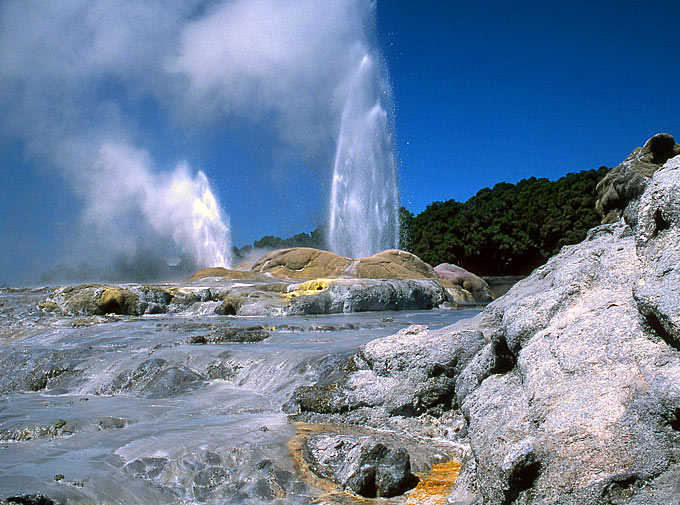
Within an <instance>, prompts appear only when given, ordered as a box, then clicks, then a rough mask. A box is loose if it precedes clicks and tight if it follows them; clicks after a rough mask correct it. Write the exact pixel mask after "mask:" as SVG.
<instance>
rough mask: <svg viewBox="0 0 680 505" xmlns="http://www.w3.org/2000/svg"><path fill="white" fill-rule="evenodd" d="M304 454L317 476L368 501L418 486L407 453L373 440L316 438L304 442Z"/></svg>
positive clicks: (346, 437) (334, 437) (331, 437)
mask: <svg viewBox="0 0 680 505" xmlns="http://www.w3.org/2000/svg"><path fill="white" fill-rule="evenodd" d="M303 454H304V456H305V459H306V460H307V463H308V464H309V465H310V468H311V469H312V471H313V472H315V473H316V474H317V475H319V476H320V477H323V478H326V479H329V480H332V481H335V482H337V483H339V484H340V485H341V486H342V487H344V488H346V489H349V490H351V491H353V492H354V493H356V494H358V495H359V496H364V497H366V498H380V497H392V496H397V495H400V494H403V493H404V492H405V491H407V490H409V489H412V488H413V487H415V485H416V484H417V482H418V479H417V478H416V477H415V476H414V475H413V474H412V473H411V461H410V457H409V454H408V452H407V451H406V449H404V448H401V447H397V448H395V447H390V446H387V445H385V444H383V443H381V442H376V441H375V440H374V439H373V438H371V437H351V436H346V435H345V436H343V435H317V436H313V437H309V438H307V439H306V440H305V441H304V445H303Z"/></svg>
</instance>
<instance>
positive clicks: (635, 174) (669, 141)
mask: <svg viewBox="0 0 680 505" xmlns="http://www.w3.org/2000/svg"><path fill="white" fill-rule="evenodd" d="M679 154H680V144H676V143H675V139H674V138H673V136H672V135H669V134H668V133H658V134H656V135H654V136H653V137H652V138H650V139H649V140H648V141H647V142H646V143H645V145H644V146H643V147H638V148H636V149H635V150H634V151H633V152H632V153H630V154H629V155H628V157H627V158H626V159H625V160H623V161H622V162H621V163H620V164H619V165H617V166H616V167H615V168H614V169H612V170H610V171H609V173H608V174H607V175H606V176H605V177H604V178H603V179H602V180H601V181H600V182H599V183H598V184H597V194H598V198H597V202H596V203H595V209H596V210H597V211H598V213H599V214H600V215H601V216H602V223H603V224H605V223H613V222H615V221H617V220H618V219H619V218H620V217H621V213H622V212H623V209H625V208H626V206H627V205H628V203H629V202H630V201H631V200H634V199H635V198H637V197H639V196H640V195H642V193H643V192H644V190H645V188H646V187H647V184H648V183H649V181H650V178H651V177H652V175H653V174H654V172H656V171H657V170H658V169H659V168H660V167H661V166H662V165H663V164H664V163H666V161H668V160H669V159H670V158H672V157H674V156H677V155H679Z"/></svg>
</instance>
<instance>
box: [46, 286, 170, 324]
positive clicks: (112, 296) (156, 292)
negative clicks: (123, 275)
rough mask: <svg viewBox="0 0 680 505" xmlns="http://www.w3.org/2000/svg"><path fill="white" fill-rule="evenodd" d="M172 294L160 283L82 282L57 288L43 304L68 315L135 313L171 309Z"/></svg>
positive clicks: (51, 309)
mask: <svg viewBox="0 0 680 505" xmlns="http://www.w3.org/2000/svg"><path fill="white" fill-rule="evenodd" d="M172 298H173V296H172V294H171V293H170V292H169V291H167V290H166V289H164V288H161V287H158V286H144V285H125V286H116V285H104V284H80V285H75V286H66V287H62V288H57V289H55V290H54V291H53V292H52V293H51V294H50V296H49V297H48V298H47V299H46V300H45V301H44V302H43V303H42V304H41V308H42V309H43V310H47V311H57V312H61V313H63V314H68V315H75V316H81V315H106V314H119V315H133V316H139V315H141V314H144V313H161V312H165V311H166V310H167V305H168V303H170V301H171V300H172Z"/></svg>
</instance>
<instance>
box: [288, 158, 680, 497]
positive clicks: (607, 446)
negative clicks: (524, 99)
mask: <svg viewBox="0 0 680 505" xmlns="http://www.w3.org/2000/svg"><path fill="white" fill-rule="evenodd" d="M650 181H651V182H650V183H648V184H647V185H646V190H645V191H644V193H643V194H642V196H641V198H640V201H639V202H632V204H631V205H630V206H629V207H628V208H627V209H625V214H626V215H628V216H630V217H633V218H634V219H627V220H625V221H624V220H620V221H618V222H616V223H613V224H608V225H603V226H600V227H597V228H594V229H593V230H591V231H590V232H589V233H588V236H587V238H586V239H585V240H584V241H583V242H582V243H581V244H578V245H575V246H569V247H565V248H563V250H562V251H561V252H560V253H559V254H558V255H557V256H555V257H553V258H552V259H551V260H550V261H549V262H548V263H547V264H546V265H544V266H543V267H541V268H539V269H537V270H535V271H534V272H533V273H532V274H531V275H530V276H529V277H528V278H526V279H524V280H522V281H520V282H519V283H517V284H516V285H515V286H514V287H513V288H512V289H511V290H510V291H509V292H508V294H507V295H506V296H503V297H501V298H499V299H497V300H496V301H494V302H493V303H491V304H490V305H489V306H488V307H487V308H486V309H485V310H484V311H483V312H482V313H481V314H480V315H479V316H477V317H476V318H474V319H472V320H468V321H463V322H460V323H457V324H456V325H454V326H452V327H449V328H445V329H442V330H438V331H430V330H427V329H424V328H412V329H410V330H409V331H405V332H402V333H401V334H398V335H396V336H393V337H386V338H383V339H379V340H377V341H374V342H372V343H369V344H367V345H365V346H364V347H363V348H361V349H360V351H359V352H358V353H357V355H356V356H354V357H353V358H352V359H351V366H349V365H348V366H346V367H345V369H344V372H343V373H341V374H339V376H338V377H336V378H335V379H334V380H332V381H329V380H325V381H324V382H323V383H319V384H317V385H315V386H308V387H307V389H304V388H301V389H300V390H298V391H296V393H295V395H294V400H297V403H298V409H299V412H301V414H299V415H303V416H304V415H305V414H306V413H307V414H309V415H310V416H311V415H312V414H313V415H315V416H320V415H321V416H323V415H326V416H334V417H332V419H333V420H334V422H339V421H342V419H347V420H348V422H350V421H354V422H356V420H357V419H358V417H357V415H356V413H357V412H359V411H366V412H368V411H370V412H371V413H370V414H369V413H364V414H363V418H364V419H372V420H375V419H376V416H383V419H391V418H393V417H394V416H397V417H412V416H419V415H421V414H422V413H423V412H425V413H428V414H431V415H434V416H437V415H440V414H439V411H440V410H441V409H446V408H454V409H456V408H459V409H460V410H461V411H462V413H463V415H464V417H465V420H466V425H467V426H466V430H465V431H466V433H467V436H466V438H464V439H458V442H459V443H465V444H467V445H468V447H469V458H468V459H467V460H466V461H465V462H464V467H463V474H462V476H461V479H460V480H459V484H458V488H457V489H456V490H454V492H453V493H452V495H451V496H450V501H452V502H459V501H464V502H465V503H472V502H474V503H477V504H485V505H487V504H488V505H491V504H493V505H496V504H500V505H510V504H524V505H527V504H533V505H538V504H552V505H567V504H573V503H578V504H581V505H609V504H631V505H632V504H656V503H677V502H678V493H679V491H678V480H679V478H680V458H679V457H678V452H677V448H678V445H679V444H680V352H679V351H680V331H679V329H680V274H677V271H678V268H677V265H678V263H679V262H680V245H679V244H680V204H679V203H678V202H680V157H676V158H672V159H670V160H669V161H668V162H667V163H666V164H665V165H664V167H663V168H661V169H660V170H658V171H656V173H654V174H653V177H652V179H650ZM314 389H315V390H316V391H314ZM311 393H316V394H317V398H323V400H317V402H316V403H314V402H311V401H308V400H309V399H310V398H311V397H312V396H314V394H311ZM428 405H429V407H428ZM447 405H448V407H447ZM310 418H311V419H318V417H310ZM463 497H464V499H463Z"/></svg>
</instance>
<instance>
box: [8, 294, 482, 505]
mask: <svg viewBox="0 0 680 505" xmlns="http://www.w3.org/2000/svg"><path fill="white" fill-rule="evenodd" d="M48 293H49V291H48V290H45V289H43V290H25V289H21V290H12V289H5V290H0V328H1V329H0V369H2V370H3V373H2V378H0V394H1V396H0V497H7V496H13V495H16V494H19V493H36V492H40V493H44V494H46V495H48V496H51V497H53V498H58V499H67V500H70V501H71V502H75V503H83V502H90V503H121V504H132V503H144V504H147V505H149V504H168V503H173V504H174V503H176V504H180V503H244V504H254V503H272V502H277V503H286V504H294V503H309V502H310V501H311V500H312V499H313V497H314V496H315V495H317V494H318V490H315V489H313V488H312V487H310V486H309V485H308V484H307V483H306V482H305V481H304V479H302V478H300V477H299V474H298V473H296V471H295V467H294V464H293V460H292V458H291V455H290V454H289V449H288V446H287V444H288V442H289V440H290V439H291V437H292V436H293V435H294V434H295V430H296V428H295V426H294V425H293V424H292V423H290V422H289V421H288V420H287V417H286V414H285V413H284V412H283V410H282V408H283V406H284V404H285V403H286V402H287V401H288V399H289V398H290V394H291V393H292V391H293V390H294V388H295V387H297V386H299V385H302V384H309V383H312V382H313V381H315V380H316V379H317V378H318V374H319V370H322V369H324V367H325V368H326V369H328V366H329V364H332V363H333V362H334V361H337V360H339V359H341V358H343V357H346V356H348V355H350V354H352V353H353V352H354V351H355V350H356V348H357V347H358V346H359V345H361V344H363V343H365V342H367V341H369V340H372V339H374V338H376V337H379V336H383V335H388V334H393V333H395V332H396V331H398V330H399V329H400V328H403V327H405V326H407V325H409V324H427V325H429V326H430V327H432V328H436V327H441V326H444V325H447V324H450V323H452V322H454V321H456V320H459V319H461V318H464V317H470V316H471V315H473V314H475V313H476V312H478V311H477V310H457V311H456V310H432V311H418V312H392V313H386V312H382V313H377V312H372V313H358V314H346V315H333V316H304V317H303V316H295V317H293V316H291V317H279V318H271V317H269V318H260V317H238V318H237V317H229V316H215V315H201V314H202V313H203V312H206V313H209V312H210V310H208V309H210V307H201V306H200V304H198V305H197V306H196V308H195V310H194V313H193V314H192V315H169V314H162V315H151V316H143V317H136V318H135V317H104V318H96V317H92V318H74V317H64V316H57V315H54V314H43V313H42V312H40V310H39V309H38V308H37V304H38V303H39V302H40V301H41V300H44V299H45V297H46V296H47V294H48ZM208 303H210V302H208ZM225 327H232V328H234V329H236V330H238V329H244V328H250V330H251V331H253V333H252V334H253V335H258V334H259V335H261V334H262V332H263V331H264V332H267V333H268V334H269V335H270V336H269V338H267V339H265V340H262V341H259V342H251V343H219V344H204V345H198V344H192V343H190V342H191V341H192V340H193V341H200V338H197V337H203V336H206V335H214V334H215V333H216V332H219V331H220V330H221V329H224V328H225Z"/></svg>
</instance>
